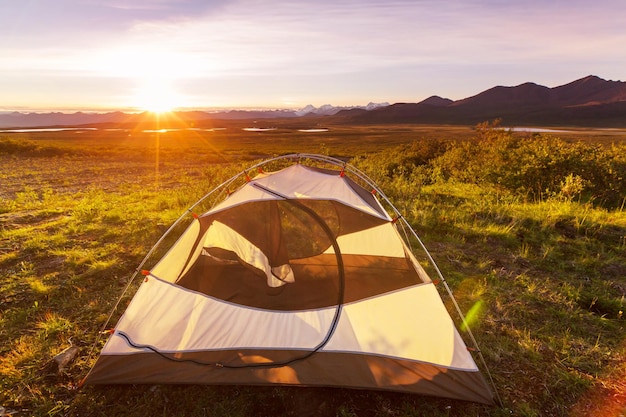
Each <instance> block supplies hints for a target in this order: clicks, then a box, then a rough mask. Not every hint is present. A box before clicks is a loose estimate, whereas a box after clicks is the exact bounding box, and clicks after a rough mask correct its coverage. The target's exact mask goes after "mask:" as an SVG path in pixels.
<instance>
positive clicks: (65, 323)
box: [35, 311, 72, 337]
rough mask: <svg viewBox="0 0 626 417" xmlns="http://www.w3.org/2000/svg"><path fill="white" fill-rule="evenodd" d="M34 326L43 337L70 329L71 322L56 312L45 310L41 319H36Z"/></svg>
mask: <svg viewBox="0 0 626 417" xmlns="http://www.w3.org/2000/svg"><path fill="white" fill-rule="evenodd" d="M35 327H36V328H37V329H39V330H40V331H41V333H40V334H41V335H42V336H43V337H51V336H55V335H57V334H58V333H61V332H66V331H68V330H70V329H71V328H72V323H71V322H70V321H69V320H68V319H66V318H65V317H62V316H60V315H59V314H57V313H53V312H50V311H47V312H46V313H45V314H44V317H43V321H38V322H37V323H36V324H35Z"/></svg>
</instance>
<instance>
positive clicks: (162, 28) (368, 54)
mask: <svg viewBox="0 0 626 417" xmlns="http://www.w3.org/2000/svg"><path fill="white" fill-rule="evenodd" d="M624 16H626V1H624V0H594V1H591V0H523V1H511V0H358V1H357V0H54V1H52V0H1V1H0V111H9V110H11V111H12V110H18V111H48V110H58V111H75V110H83V111H85V110H87V111H90V110H93V111H108V110H124V111H128V110H145V109H148V110H168V109H172V108H178V109H200V110H209V109H213V108H289V109H294V108H302V107H304V106H306V105H308V104H312V105H314V106H316V107H319V106H321V105H323V104H332V105H336V106H356V105H365V104H367V103H369V102H375V103H381V102H388V103H396V102H413V103H417V102H419V101H422V100H424V99H426V98H428V97H430V96H432V95H438V96H441V97H444V98H449V99H452V100H458V99H462V98H466V97H470V96H473V95H476V94H478V93H480V92H482V91H484V90H486V89H489V88H491V87H494V86H496V85H503V86H515V85H519V84H522V83H524V82H534V83H537V84H540V85H545V86H547V87H556V86H559V85H563V84H567V83H569V82H571V81H574V80H577V79H580V78H583V77H585V76H587V75H597V76H599V77H601V78H604V79H607V80H623V79H626V26H625V20H624Z"/></svg>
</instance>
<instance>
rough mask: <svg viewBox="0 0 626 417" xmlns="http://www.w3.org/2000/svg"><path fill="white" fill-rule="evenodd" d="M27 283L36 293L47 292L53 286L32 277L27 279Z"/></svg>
mask: <svg viewBox="0 0 626 417" xmlns="http://www.w3.org/2000/svg"><path fill="white" fill-rule="evenodd" d="M28 285H30V288H31V289H32V290H33V291H35V292H36V293H37V294H48V293H50V291H52V289H53V288H54V286H50V285H47V284H46V283H44V282H43V281H42V280H40V279H38V278H33V279H31V280H29V281H28Z"/></svg>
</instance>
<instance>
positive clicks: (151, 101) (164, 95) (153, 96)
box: [133, 78, 182, 113]
mask: <svg viewBox="0 0 626 417" xmlns="http://www.w3.org/2000/svg"><path fill="white" fill-rule="evenodd" d="M133 101H134V105H133V107H136V108H138V109H141V110H145V111H149V112H152V113H166V112H171V111H174V110H176V109H177V108H180V107H181V106H182V96H181V95H180V94H179V93H178V92H177V91H176V90H175V89H174V87H173V85H172V83H171V82H170V81H169V80H167V79H164V78H152V79H144V80H142V82H141V83H140V86H139V87H138V88H137V89H136V91H135V94H134V99H133Z"/></svg>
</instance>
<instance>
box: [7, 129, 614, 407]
mask: <svg viewBox="0 0 626 417" xmlns="http://www.w3.org/2000/svg"><path fill="white" fill-rule="evenodd" d="M625 143H626V135H624V134H622V135H619V134H616V133H615V132H612V133H611V134H604V133H601V132H600V133H598V132H579V133H577V134H564V135H562V138H558V137H555V136H553V135H546V134H532V133H515V132H512V131H509V130H503V129H500V128H499V126H498V125H497V123H496V122H494V123H487V122H486V123H483V124H480V125H478V126H475V127H472V128H469V127H465V128H464V127H449V128H444V127H424V126H368V127H332V126H331V128H330V130H329V131H327V132H316V133H311V132H307V133H304V132H298V131H297V130H295V129H289V128H288V127H287V126H279V128H278V129H276V130H274V131H268V132H262V133H252V132H244V131H240V130H239V129H237V130H235V129H226V130H215V131H200V130H194V131H170V132H166V133H160V132H144V131H132V130H128V131H126V130H99V131H84V132H75V131H71V132H69V131H68V132H30V133H0V198H1V199H0V302H1V306H2V308H0V406H1V407H3V408H2V409H0V410H2V412H3V413H4V414H9V413H13V415H16V416H22V415H23V416H27V415H28V416H31V415H32V416H111V415H124V416H146V415H184V416H251V415H252V416H254V415H258V416H265V415H273V416H301V415H307V414H310V415H333V416H334V415H336V416H423V415H432V416H476V415H481V416H509V415H511V414H512V415H521V416H547V415H553V416H556V415H564V416H565V415H568V416H587V415H594V416H617V415H620V413H622V414H623V413H624V412H626V382H625V381H626V331H625V329H624V328H625V324H626V320H625V318H624V309H625V307H626V302H625V295H626V212H625V211H624V208H625V205H626V201H625V198H626V145H625ZM292 152H312V153H322V154H328V155H332V156H336V157H340V158H343V159H345V160H347V161H349V162H350V163H351V164H353V165H355V166H357V167H358V168H359V169H361V170H363V171H364V172H365V173H367V174H368V175H369V176H370V177H371V178H372V179H374V180H375V181H376V182H377V183H378V184H379V185H380V187H381V189H383V190H384V191H385V192H386V194H387V196H388V197H389V198H390V199H391V201H393V202H394V204H395V205H396V206H397V207H398V208H399V209H400V211H401V212H402V213H404V216H405V217H406V218H407V219H408V220H409V222H410V223H411V224H412V226H413V227H414V228H415V230H416V231H417V232H418V234H419V235H420V236H421V238H422V240H423V241H424V243H425V245H426V246H427V247H428V248H429V250H430V251H431V253H432V256H433V257H434V259H435V261H436V262H437V264H438V265H439V268H440V269H441V270H442V271H443V274H444V275H445V276H446V278H447V281H448V283H449V285H450V286H451V288H452V291H453V292H454V294H455V297H456V299H457V301H458V302H459V305H460V307H461V309H462V310H463V311H465V312H469V311H472V313H471V315H468V321H469V322H470V326H471V327H472V330H473V333H474V335H475V336H476V338H477V340H478V344H479V346H480V348H481V351H482V353H483V355H484V357H485V360H486V363H487V365H488V366H489V369H490V371H491V374H492V375H493V379H494V381H495V384H496V386H497V389H498V392H499V394H500V397H501V398H502V400H503V403H504V404H503V405H504V407H503V408H500V407H497V406H494V407H488V406H483V405H477V404H472V403H465V402H459V401H453V400H447V399H438V398H432V397H421V396H415V395H404V394H396V393H386V392H371V391H359V390H349V389H336V388H294V387H292V388H289V387H230V386H166V385H163V386H156V385H146V386H141V385H137V386H102V387H83V388H81V389H76V384H77V383H78V382H79V381H80V380H81V378H83V377H84V376H85V374H86V373H87V371H88V370H89V368H90V366H91V365H92V364H93V362H94V361H95V358H96V355H97V353H98V351H99V349H100V347H101V346H102V345H103V343H104V341H105V339H106V336H102V335H100V334H98V333H99V330H100V328H101V327H102V326H103V324H104V323H105V322H107V319H108V316H109V313H110V312H111V310H112V308H113V306H114V305H115V303H116V301H117V299H118V297H119V296H120V294H122V292H123V290H124V288H125V287H126V286H127V285H129V278H130V276H131V275H132V273H133V272H134V270H135V268H136V267H137V265H138V264H139V262H140V261H141V259H142V258H143V257H144V255H145V254H146V253H147V252H148V250H149V249H150V247H151V246H152V245H153V244H154V243H155V242H156V241H157V240H158V239H159V237H160V236H161V234H162V233H163V232H164V231H165V230H166V229H167V228H168V227H169V225H170V224H171V223H172V222H173V221H174V220H175V219H176V218H178V216H179V215H180V214H182V213H183V212H184V211H185V210H186V209H187V208H188V207H189V206H190V205H191V204H192V203H193V202H195V201H196V200H197V199H198V198H199V197H201V196H203V195H204V194H205V193H206V192H207V191H209V190H210V189H212V188H213V187H214V186H215V185H217V184H219V183H221V182H222V181H223V180H225V179H226V178H229V177H230V176H232V175H233V174H235V173H236V172H238V171H240V170H241V169H244V168H245V167H246V166H248V165H250V163H251V161H256V160H258V159H261V158H265V157H268V156H273V155H278V154H285V153H292ZM136 285H138V284H137V283H132V282H131V283H130V290H129V291H127V292H126V295H125V297H124V298H123V299H122V300H121V303H120V307H119V308H117V309H116V310H115V312H114V314H113V317H112V321H111V323H109V326H113V325H114V323H115V320H116V319H117V318H118V317H119V315H120V314H121V312H122V311H123V309H124V306H125V305H126V303H127V302H128V301H129V299H130V297H131V296H132V294H133V292H134V289H135V288H136ZM442 296H444V301H445V302H446V303H448V304H449V302H450V300H448V299H447V297H445V295H443V294H442ZM450 311H451V314H452V317H453V318H454V319H455V320H457V324H458V326H459V328H460V327H461V325H460V323H459V322H458V317H456V316H455V314H454V313H453V312H452V311H453V310H452V309H450ZM461 333H462V334H464V331H463V330H461ZM71 347H76V348H77V352H78V354H77V355H76V356H75V357H74V358H73V360H71V361H69V363H63V364H60V363H58V361H55V360H54V358H55V356H56V355H58V354H59V353H61V352H63V351H64V350H66V349H68V348H71ZM94 348H95V349H94Z"/></svg>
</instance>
